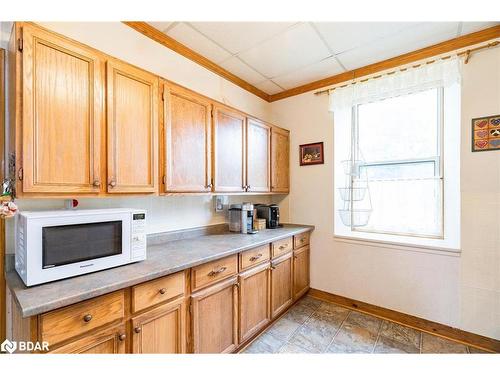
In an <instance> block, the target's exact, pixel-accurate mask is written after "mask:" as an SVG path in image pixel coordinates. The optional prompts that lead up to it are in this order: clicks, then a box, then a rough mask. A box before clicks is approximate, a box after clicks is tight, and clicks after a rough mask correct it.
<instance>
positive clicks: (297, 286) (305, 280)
mask: <svg viewBox="0 0 500 375" xmlns="http://www.w3.org/2000/svg"><path fill="white" fill-rule="evenodd" d="M308 289H309V246H304V247H301V248H300V249H298V250H294V252H293V298H294V300H296V299H299V298H300V297H301V296H303V295H304V294H305V293H306V292H307V290H308Z"/></svg>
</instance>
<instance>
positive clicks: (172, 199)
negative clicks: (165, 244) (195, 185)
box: [6, 195, 274, 254]
mask: <svg viewBox="0 0 500 375" xmlns="http://www.w3.org/2000/svg"><path fill="white" fill-rule="evenodd" d="M78 202H79V205H78V208H80V209H86V208H116V207H130V208H141V209H145V210H147V213H148V217H147V229H146V232H147V233H148V234H151V233H161V232H167V231H173V230H179V229H188V228H196V227H202V226H206V225H214V224H222V223H226V222H227V210H224V211H222V212H215V210H214V205H213V197H212V196H208V195H194V196H188V195H185V196H166V197H116V198H86V199H79V200H78ZM241 202H253V203H267V204H269V203H274V202H273V197H272V196H270V195H255V196H237V195H234V196H229V204H233V203H241ZM16 204H17V205H18V207H19V210H21V211H23V210H24V211H27V210H54V209H60V208H63V207H64V200H63V199H46V200H45V199H18V200H16ZM6 250H7V251H6V253H7V254H12V253H14V220H13V219H12V220H7V221H6Z"/></svg>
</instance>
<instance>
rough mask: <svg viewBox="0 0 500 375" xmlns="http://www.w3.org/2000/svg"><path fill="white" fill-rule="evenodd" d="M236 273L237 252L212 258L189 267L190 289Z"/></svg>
mask: <svg viewBox="0 0 500 375" xmlns="http://www.w3.org/2000/svg"><path fill="white" fill-rule="evenodd" d="M237 273H238V254H235V255H231V256H229V257H226V258H223V259H219V260H214V261H213V262H209V263H205V264H202V265H200V266H198V267H194V268H192V269H191V282H192V291H195V290H198V289H201V288H203V287H205V286H207V285H211V284H213V283H215V282H217V281H219V280H222V279H225V278H226V277H229V276H233V275H236V274H237Z"/></svg>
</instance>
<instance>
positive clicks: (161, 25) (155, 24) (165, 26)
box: [148, 22, 173, 31]
mask: <svg viewBox="0 0 500 375" xmlns="http://www.w3.org/2000/svg"><path fill="white" fill-rule="evenodd" d="M148 23H149V24H150V25H151V26H153V27H154V28H155V29H158V30H160V31H165V30H167V29H168V27H169V26H170V25H171V24H173V22H148Z"/></svg>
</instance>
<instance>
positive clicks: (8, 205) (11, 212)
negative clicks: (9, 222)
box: [0, 195, 17, 219]
mask: <svg viewBox="0 0 500 375" xmlns="http://www.w3.org/2000/svg"><path fill="white" fill-rule="evenodd" d="M6 198H8V199H9V200H6ZM10 199H12V198H11V197H10V195H8V196H4V195H2V206H1V208H0V218H2V219H8V218H11V217H14V216H15V215H16V213H17V205H16V204H15V203H14V202H12V201H11V200H10Z"/></svg>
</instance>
